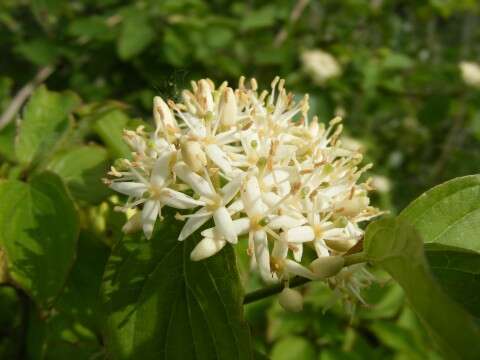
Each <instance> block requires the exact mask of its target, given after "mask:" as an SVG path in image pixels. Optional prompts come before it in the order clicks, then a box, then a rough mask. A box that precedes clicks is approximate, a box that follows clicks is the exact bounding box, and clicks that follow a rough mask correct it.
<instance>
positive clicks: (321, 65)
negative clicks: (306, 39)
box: [301, 49, 342, 85]
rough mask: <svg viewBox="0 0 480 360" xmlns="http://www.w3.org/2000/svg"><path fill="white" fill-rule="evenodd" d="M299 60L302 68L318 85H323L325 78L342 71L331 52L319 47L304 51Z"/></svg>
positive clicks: (334, 75) (337, 74) (327, 78)
mask: <svg viewBox="0 0 480 360" xmlns="http://www.w3.org/2000/svg"><path fill="white" fill-rule="evenodd" d="M301 60H302V64H303V68H304V70H305V71H306V72H307V73H308V74H309V75H310V76H311V77H312V80H313V82H314V83H316V84H318V85H323V84H325V82H326V81H327V80H329V79H331V78H334V77H337V76H339V75H340V74H341V73H342V69H341V67H340V65H339V64H338V62H337V60H336V59H335V58H334V57H333V56H332V55H331V54H329V53H327V52H325V51H323V50H320V49H314V50H307V51H304V52H303V53H302V55H301Z"/></svg>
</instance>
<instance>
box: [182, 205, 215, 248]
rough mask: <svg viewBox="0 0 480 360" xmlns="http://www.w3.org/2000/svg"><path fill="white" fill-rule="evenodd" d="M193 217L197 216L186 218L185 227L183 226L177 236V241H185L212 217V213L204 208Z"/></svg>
mask: <svg viewBox="0 0 480 360" xmlns="http://www.w3.org/2000/svg"><path fill="white" fill-rule="evenodd" d="M195 215H197V216H194V217H190V218H188V220H187V222H186V223H185V225H183V228H182V231H181V232H180V235H179V236H178V240H180V241H183V240H185V239H186V238H187V237H189V236H190V235H192V234H193V233H194V232H195V231H196V230H198V229H199V228H200V227H201V226H202V225H203V224H205V223H206V222H207V221H208V220H209V219H210V218H211V217H212V213H211V212H210V211H208V210H207V209H205V208H201V209H200V210H198V211H197V212H196V213H195Z"/></svg>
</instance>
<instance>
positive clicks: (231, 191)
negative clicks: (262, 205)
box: [221, 176, 242, 205]
mask: <svg viewBox="0 0 480 360" xmlns="http://www.w3.org/2000/svg"><path fill="white" fill-rule="evenodd" d="M241 186H242V176H236V177H235V178H233V179H232V181H230V182H229V183H228V184H227V185H225V186H224V187H222V190H221V192H222V200H223V204H224V205H227V204H228V203H229V202H230V201H231V200H232V199H233V198H234V196H235V195H237V193H238V191H239V190H240V187H241Z"/></svg>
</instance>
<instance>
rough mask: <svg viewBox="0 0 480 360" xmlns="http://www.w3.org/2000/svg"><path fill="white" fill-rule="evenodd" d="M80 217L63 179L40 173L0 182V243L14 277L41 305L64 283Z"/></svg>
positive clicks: (71, 259)
mask: <svg viewBox="0 0 480 360" xmlns="http://www.w3.org/2000/svg"><path fill="white" fill-rule="evenodd" d="M78 231H79V221H78V218H77V214H76V211H75V207H74V203H73V201H72V199H71V198H70V196H69V194H68V192H67V189H66V187H65V185H64V184H63V182H62V180H61V179H60V178H59V177H58V176H57V175H55V174H53V173H48V172H45V173H41V174H39V175H37V176H35V177H34V178H33V179H32V180H31V182H30V183H29V184H27V183H23V182H19V181H14V180H10V181H5V182H2V183H0V245H1V246H2V247H3V248H4V250H5V252H6V255H7V259H8V270H9V273H10V276H11V278H12V279H13V281H14V282H16V283H17V284H18V285H20V286H21V287H22V288H24V289H25V290H26V291H27V292H28V293H29V294H30V295H31V296H32V297H33V298H34V299H35V300H36V301H37V302H38V303H39V304H40V305H48V303H50V302H51V300H53V299H54V298H55V297H56V296H57V295H58V293H59V292H60V290H61V289H62V286H63V284H64V283H65V280H66V277H67V275H68V272H69V270H70V268H71V266H72V263H73V260H74V258H75V247H76V241H77V236H78Z"/></svg>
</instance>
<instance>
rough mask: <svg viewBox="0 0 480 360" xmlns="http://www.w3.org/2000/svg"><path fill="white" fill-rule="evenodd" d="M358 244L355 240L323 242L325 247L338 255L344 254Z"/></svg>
mask: <svg viewBox="0 0 480 360" xmlns="http://www.w3.org/2000/svg"><path fill="white" fill-rule="evenodd" d="M357 242H358V240H357V239H355V238H351V239H341V240H325V243H326V244H327V246H328V247H329V248H330V249H332V250H333V251H336V252H339V253H345V252H347V251H348V250H350V249H351V248H352V247H353V246H354V245H355V244H356V243H357Z"/></svg>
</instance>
